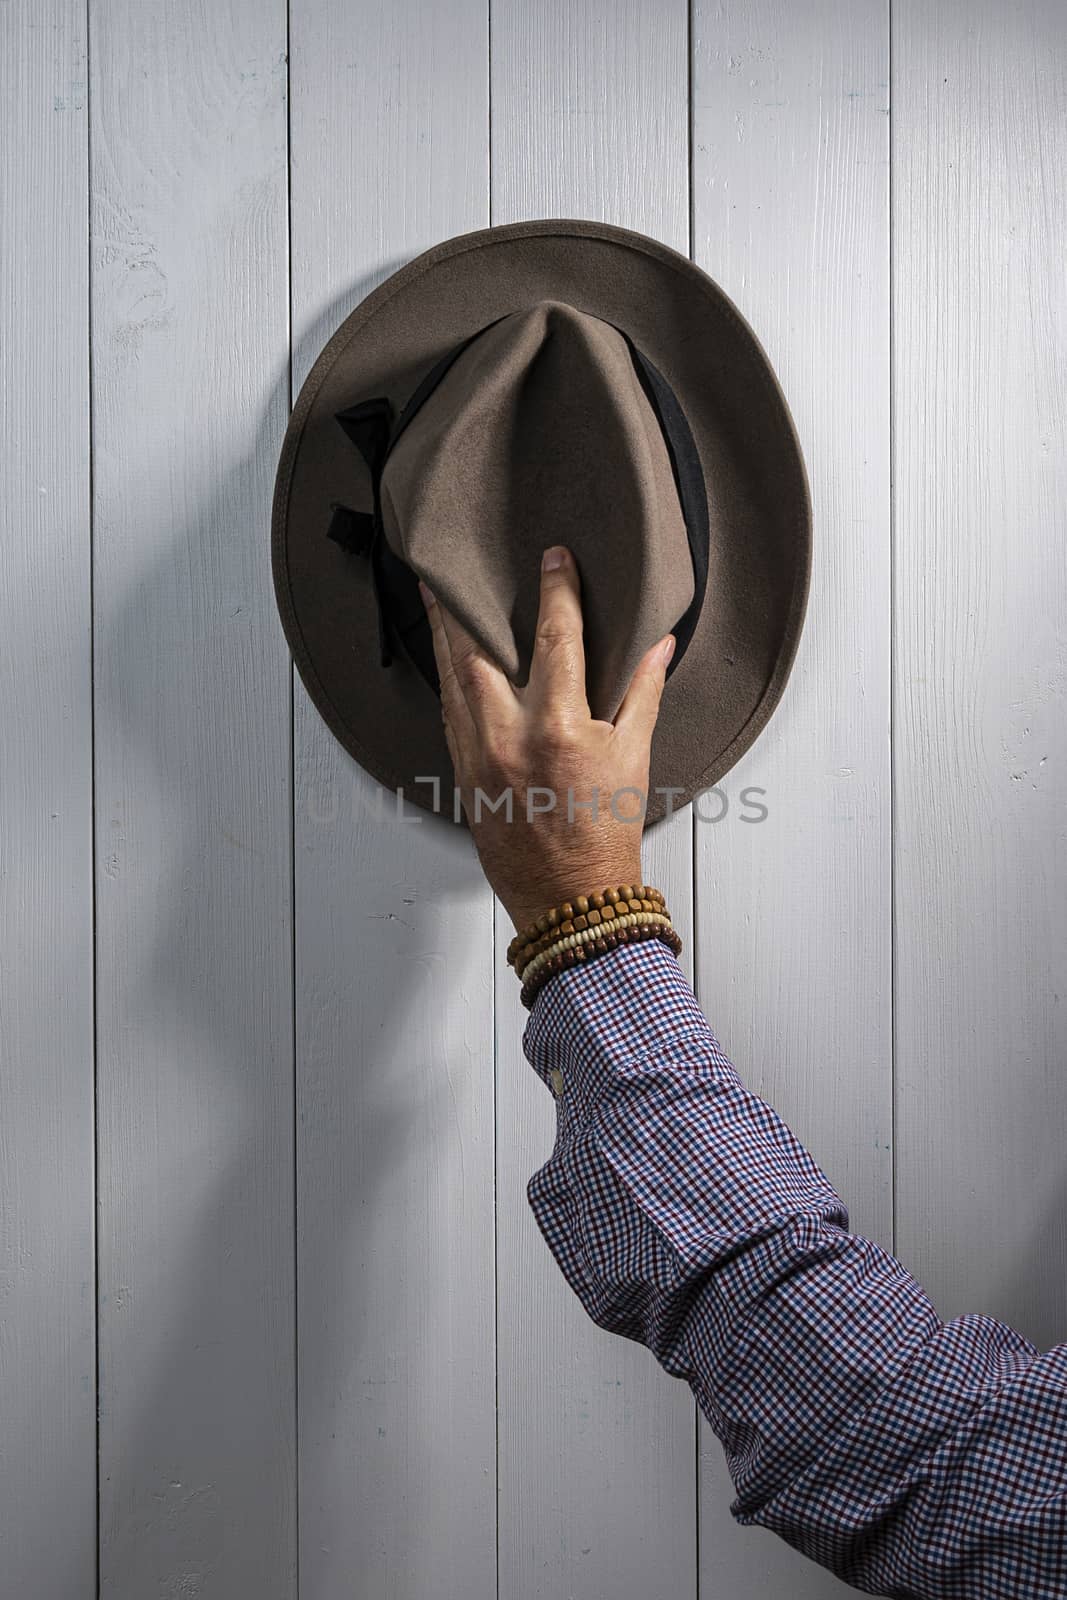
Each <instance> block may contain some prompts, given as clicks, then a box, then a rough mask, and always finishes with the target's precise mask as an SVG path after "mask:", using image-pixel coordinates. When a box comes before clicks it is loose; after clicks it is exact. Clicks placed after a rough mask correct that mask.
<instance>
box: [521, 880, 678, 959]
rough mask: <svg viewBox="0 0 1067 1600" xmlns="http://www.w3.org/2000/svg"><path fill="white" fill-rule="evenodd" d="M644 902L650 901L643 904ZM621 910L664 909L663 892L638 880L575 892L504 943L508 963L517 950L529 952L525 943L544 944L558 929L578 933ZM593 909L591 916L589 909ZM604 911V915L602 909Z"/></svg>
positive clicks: (552, 938)
mask: <svg viewBox="0 0 1067 1600" xmlns="http://www.w3.org/2000/svg"><path fill="white" fill-rule="evenodd" d="M646 902H650V903H648V904H646ZM620 903H621V909H622V910H623V911H635V912H636V911H662V910H665V909H666V906H665V903H664V899H663V895H662V894H661V893H660V891H659V890H658V889H654V888H653V887H652V886H651V884H647V883H645V884H638V885H637V887H636V889H635V888H634V887H633V886H632V885H631V884H628V883H624V884H620V885H619V887H618V888H617V889H616V888H609V889H603V890H599V891H597V892H595V893H593V894H590V895H584V894H580V895H578V896H576V898H575V900H574V902H573V904H572V902H571V901H570V900H565V901H564V902H563V904H562V905H560V906H553V907H552V908H551V909H550V910H548V911H545V912H543V913H542V914H541V916H539V917H538V918H537V920H536V922H531V923H530V925H529V927H527V928H524V929H523V930H522V931H521V932H519V933H517V934H516V935H515V937H514V938H513V939H512V941H511V943H510V944H509V945H508V963H509V965H511V966H514V965H515V964H516V960H517V958H518V956H519V954H520V952H522V953H526V954H532V953H533V950H532V949H531V948H529V947H532V946H534V945H538V946H539V947H540V948H542V949H543V948H545V947H546V945H547V944H549V943H551V942H552V941H553V940H554V939H555V938H558V936H559V934H560V933H567V934H570V933H581V932H582V931H584V929H585V928H586V927H589V926H593V927H596V926H597V925H598V924H599V923H600V922H601V921H608V922H610V921H612V920H613V918H614V916H615V914H616V911H615V908H616V907H617V906H620ZM594 912H595V913H596V915H595V916H593V915H592V913H594ZM605 912H607V916H606V917H605V916H604V913H605Z"/></svg>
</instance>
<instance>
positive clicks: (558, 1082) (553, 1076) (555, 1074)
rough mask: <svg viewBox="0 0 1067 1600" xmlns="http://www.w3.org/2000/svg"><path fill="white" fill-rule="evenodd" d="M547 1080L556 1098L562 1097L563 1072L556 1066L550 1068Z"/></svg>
mask: <svg viewBox="0 0 1067 1600" xmlns="http://www.w3.org/2000/svg"><path fill="white" fill-rule="evenodd" d="M548 1081H549V1082H550V1083H551V1085H552V1093H553V1094H554V1095H555V1097H556V1099H557V1100H561V1099H562V1098H563V1074H562V1072H561V1071H560V1070H559V1068H558V1067H553V1068H552V1071H551V1072H550V1073H549V1075H548Z"/></svg>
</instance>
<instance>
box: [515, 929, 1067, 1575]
mask: <svg viewBox="0 0 1067 1600" xmlns="http://www.w3.org/2000/svg"><path fill="white" fill-rule="evenodd" d="M524 1045H525V1048H526V1052H527V1055H528V1057H529V1059H530V1060H531V1062H532V1064H533V1065H534V1067H535V1069H536V1070H537V1071H538V1072H539V1074H540V1075H541V1076H542V1077H544V1078H545V1080H546V1082H550V1081H551V1078H552V1074H553V1072H559V1073H562V1075H563V1094H562V1098H560V1100H559V1102H558V1128H557V1139H556V1145H555V1149H554V1151H553V1154H552V1156H551V1158H550V1159H549V1160H548V1162H546V1163H545V1165H544V1166H543V1167H542V1168H541V1169H540V1170H539V1171H538V1172H537V1173H535V1174H534V1176H533V1178H532V1179H531V1180H530V1183H529V1185H528V1195H529V1200H530V1204H531V1206H532V1208H533V1210H534V1213H535V1216H536V1218H537V1221H538V1224H539V1226H540V1227H541V1229H542V1232H543V1233H544V1235H545V1238H546V1240H547V1242H548V1244H549V1246H550V1248H551V1249H552V1251H553V1253H554V1254H555V1256H556V1258H557V1260H558V1261H559V1264H560V1266H561V1268H562V1270H563V1271H564V1273H565V1275H566V1276H567V1278H568V1281H569V1282H570V1283H571V1285H572V1287H573V1288H574V1289H575V1291H576V1293H577V1294H578V1295H579V1297H580V1298H581V1300H582V1303H583V1305H584V1306H585V1308H586V1310H587V1311H588V1312H589V1314H590V1316H591V1317H593V1319H594V1320H595V1321H596V1322H597V1323H599V1324H600V1326H602V1327H605V1328H608V1329H610V1330H611V1331H613V1332H616V1333H620V1334H622V1335H624V1336H625V1337H628V1338H633V1339H637V1340H639V1341H640V1342H641V1343H643V1344H645V1345H647V1346H648V1347H649V1348H650V1349H651V1350H652V1351H653V1353H654V1354H655V1355H656V1357H657V1359H658V1360H659V1361H660V1363H661V1365H663V1366H664V1367H665V1369H666V1370H667V1371H668V1372H671V1373H672V1374H674V1375H675V1376H677V1377H679V1378H682V1379H684V1380H685V1381H686V1382H687V1383H688V1384H689V1385H690V1387H691V1388H692V1390H693V1392H694V1394H695V1395H696V1397H697V1399H698V1402H699V1404H700V1406H701V1409H702V1411H703V1412H704V1414H705V1416H706V1417H707V1419H708V1421H709V1422H710V1424H711V1426H712V1428H713V1429H714V1431H715V1432H716V1434H717V1435H718V1437H719V1438H720V1440H721V1441H722V1444H723V1446H724V1449H725V1452H726V1458H727V1464H728V1467H729V1471H730V1474H731V1478H732V1480H733V1483H734V1486H735V1489H736V1492H737V1499H736V1500H735V1502H734V1504H733V1506H732V1507H731V1510H732V1512H733V1515H734V1516H735V1517H736V1519H737V1520H738V1521H740V1522H743V1523H760V1524H762V1525H764V1526H766V1527H769V1528H771V1529H773V1530H774V1531H775V1532H777V1533H779V1534H780V1535H781V1536H782V1537H783V1538H785V1539H786V1540H787V1541H788V1542H789V1543H791V1544H794V1545H795V1546H796V1547H797V1548H799V1549H801V1550H803V1551H804V1552H805V1553H806V1554H807V1555H809V1556H810V1557H812V1558H813V1559H815V1560H817V1561H819V1562H821V1563H822V1564H824V1565H826V1566H828V1567H831V1568H832V1569H833V1570H834V1571H836V1572H837V1573H838V1574H839V1575H840V1576H841V1577H843V1578H845V1579H846V1580H848V1581H850V1582H852V1583H853V1584H855V1585H856V1586H858V1587H861V1588H864V1589H867V1590H869V1591H870V1592H877V1593H887V1594H942V1593H943V1594H945V1595H955V1594H963V1593H967V1594H968V1595H969V1596H970V1595H972V1594H973V1595H975V1596H978V1595H984V1594H986V1593H988V1594H990V1595H993V1594H995V1593H997V1592H998V1590H997V1588H996V1587H995V1585H996V1583H997V1582H999V1581H1000V1579H999V1578H998V1577H997V1576H996V1573H997V1571H998V1568H997V1561H998V1559H1000V1558H999V1557H998V1553H997V1550H996V1548H995V1546H996V1541H997V1539H998V1538H1000V1537H1001V1536H1002V1532H1003V1527H1004V1525H1005V1523H1006V1522H1010V1525H1011V1526H1012V1528H1013V1537H1014V1538H1015V1539H1016V1541H1019V1540H1020V1538H1021V1537H1022V1535H1021V1533H1020V1524H1019V1518H1018V1514H1017V1512H1018V1508H1017V1506H1016V1505H1015V1504H1014V1502H1013V1501H1012V1499H1011V1490H1012V1486H1011V1485H1006V1484H1005V1481H1004V1479H1003V1478H998V1477H997V1475H996V1474H990V1473H986V1474H985V1477H984V1479H981V1481H978V1482H971V1481H970V1479H969V1478H968V1476H967V1452H968V1451H969V1450H973V1449H974V1448H975V1441H976V1440H978V1439H980V1438H981V1436H982V1430H983V1429H988V1427H989V1426H990V1423H991V1418H992V1417H993V1416H994V1415H995V1414H996V1412H997V1408H998V1407H1003V1406H1005V1405H1009V1406H1010V1404H1011V1382H1012V1379H1013V1377H1015V1376H1017V1375H1020V1374H1029V1372H1030V1371H1031V1370H1032V1364H1033V1363H1034V1358H1035V1357H1036V1355H1037V1352H1036V1350H1035V1348H1034V1347H1033V1346H1032V1345H1031V1344H1029V1343H1028V1342H1027V1341H1026V1340H1025V1339H1023V1338H1021V1336H1020V1335H1018V1334H1016V1333H1014V1332H1013V1331H1012V1330H1011V1329H1009V1328H1005V1327H1004V1326H1003V1325H1002V1324H999V1323H996V1322H994V1321H993V1320H992V1319H990V1318H983V1317H966V1318H960V1319H958V1320H957V1321H956V1322H954V1323H950V1324H947V1325H946V1324H942V1322H941V1321H940V1319H939V1318H938V1316H937V1314H936V1312H935V1310H934V1308H933V1306H932V1304H931V1302H930V1300H929V1298H928V1297H927V1295H926V1294H925V1293H924V1291H923V1290H922V1288H921V1287H920V1286H919V1285H918V1284H917V1283H916V1282H915V1280H914V1279H913V1278H912V1277H911V1275H910V1274H909V1273H908V1272H907V1271H906V1270H905V1268H904V1267H903V1266H902V1265H901V1264H900V1263H899V1262H898V1261H896V1260H895V1259H894V1258H893V1257H892V1256H890V1255H889V1254H887V1253H886V1252H885V1251H884V1250H882V1249H880V1247H879V1246H877V1245H876V1244H874V1243H873V1242H872V1241H870V1240H867V1239H863V1238H860V1237H858V1236H856V1235H853V1234H850V1233H849V1232H848V1231H847V1230H848V1214H847V1211H846V1209H845V1206H844V1204H843V1203H842V1201H841V1199H840V1197H839V1196H838V1195H837V1194H836V1192H835V1191H834V1189H833V1187H832V1186H831V1184H830V1183H829V1180H828V1179H827V1178H826V1176H825V1175H824V1174H823V1173H822V1172H821V1171H820V1169H819V1168H818V1166H817V1165H816V1164H815V1162H814V1161H813V1159H812V1158H811V1156H810V1155H809V1154H808V1152H807V1151H806V1150H805V1149H804V1148H803V1146H802V1145H800V1143H799V1142H798V1141H797V1140H796V1138H795V1137H794V1135H793V1134H792V1133H791V1132H790V1130H789V1129H788V1128H787V1127H786V1125H785V1124H784V1123H783V1122H782V1120H781V1118H780V1117H779V1116H778V1115H777V1113H776V1112H775V1111H774V1110H773V1108H772V1107H770V1106H768V1105H767V1104H766V1103H765V1102H764V1101H762V1100H761V1099H760V1098H759V1097H758V1096H756V1095H754V1094H752V1093H751V1092H750V1091H749V1090H747V1089H746V1088H745V1087H744V1085H743V1084H742V1083H741V1081H740V1079H739V1077H738V1075H737V1073H736V1072H735V1070H734V1068H733V1067H732V1065H731V1064H730V1062H729V1061H728V1060H727V1058H726V1057H725V1055H724V1054H723V1052H722V1050H721V1048H720V1047H719V1045H718V1043H717V1041H716V1040H715V1037H714V1035H713V1033H712V1031H711V1029H710V1027H709V1026H708V1024H707V1022H706V1020H705V1019H704V1018H703V1016H702V1014H701V1013H700V1011H699V1008H698V1007H697V1006H696V1002H695V1000H694V999H693V997H692V993H691V991H690V990H689V987H688V985H687V984H686V983H685V980H684V977H683V975H682V974H681V971H680V969H679V968H678V967H677V964H676V963H675V962H674V961H673V958H672V957H671V956H670V954H669V953H668V952H667V951H665V950H664V949H663V948H662V947H661V946H652V945H646V946H641V947H638V948H636V949H633V950H620V951H616V952H613V953H612V954H611V955H609V956H605V957H603V958H602V959H601V960H600V961H598V962H594V963H591V964H590V966H589V967H588V968H587V969H585V970H584V971H582V972H580V973H574V974H563V975H561V976H560V977H559V978H557V979H555V980H553V982H552V983H551V984H550V985H549V986H548V987H547V988H546V990H545V991H544V993H543V995H542V996H541V997H539V999H538V1001H537V1003H536V1004H535V1008H534V1011H533V1014H532V1015H531V1019H530V1023H529V1025H528V1027H527V1031H526V1036H525V1039H524ZM556 1081H557V1085H558V1081H559V1080H558V1079H557V1080H556ZM1041 1361H1043V1362H1045V1363H1046V1365H1048V1369H1049V1371H1050V1373H1051V1375H1052V1380H1053V1383H1054V1382H1055V1381H1056V1379H1057V1377H1058V1375H1059V1372H1060V1370H1061V1369H1062V1368H1063V1366H1064V1363H1063V1362H1062V1359H1060V1364H1059V1366H1058V1367H1057V1365H1056V1360H1055V1358H1054V1353H1053V1355H1051V1356H1050V1357H1045V1358H1041ZM1031 1422H1032V1423H1034V1422H1036V1424H1037V1425H1038V1426H1042V1425H1044V1424H1048V1425H1049V1427H1053V1426H1055V1427H1059V1428H1062V1422H1063V1417H1062V1412H1060V1413H1057V1412H1056V1408H1055V1406H1051V1407H1050V1406H1048V1405H1045V1406H1044V1407H1043V1408H1042V1406H1041V1405H1040V1404H1039V1405H1038V1407H1037V1411H1036V1413H1035V1415H1034V1417H1032V1418H1031ZM961 1479H964V1480H966V1482H967V1488H966V1493H965V1495H964V1496H963V1498H962V1501H961V1496H960V1480H961ZM946 1505H954V1506H955V1508H956V1510H957V1513H959V1514H958V1515H957V1516H956V1517H955V1519H953V1518H951V1517H949V1518H946V1516H945V1508H946ZM961 1508H962V1510H961ZM1062 1515H1063V1514H1062V1507H1061V1509H1060V1512H1059V1517H1060V1521H1059V1524H1058V1533H1057V1525H1056V1524H1055V1522H1053V1524H1052V1526H1051V1527H1038V1528H1037V1529H1036V1530H1035V1532H1034V1538H1035V1539H1036V1540H1037V1541H1038V1543H1040V1540H1041V1539H1042V1538H1046V1537H1047V1538H1053V1539H1054V1538H1055V1537H1057V1536H1059V1537H1062V1528H1063V1522H1062ZM998 1530H999V1531H998ZM1016 1553H1018V1552H1016ZM990 1574H992V1576H990ZM968 1575H969V1576H968ZM1062 1575H1063V1574H1062V1571H1061V1572H1060V1574H1059V1576H1060V1578H1062ZM961 1582H963V1583H964V1585H965V1586H964V1587H963V1588H960V1587H953V1586H952V1585H953V1584H957V1585H958V1584H959V1583H961ZM968 1583H969V1584H970V1587H967V1586H966V1585H967V1584H968ZM939 1584H943V1585H944V1587H938V1586H937V1585H939ZM989 1585H992V1586H989ZM1000 1592H1003V1591H1002V1590H1001V1591H1000ZM1030 1592H1032V1593H1034V1594H1040V1593H1045V1592H1047V1593H1048V1594H1050V1595H1051V1594H1053V1593H1056V1592H1057V1591H1056V1590H1055V1589H1054V1588H1049V1589H1048V1590H1047V1591H1044V1590H1042V1589H1040V1588H1039V1587H1037V1586H1036V1585H1035V1586H1033V1587H1032V1589H1031V1591H1030Z"/></svg>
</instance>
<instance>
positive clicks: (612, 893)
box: [604, 889, 619, 906]
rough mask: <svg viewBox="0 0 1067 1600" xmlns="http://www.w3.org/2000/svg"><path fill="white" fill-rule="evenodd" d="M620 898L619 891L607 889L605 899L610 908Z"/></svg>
mask: <svg viewBox="0 0 1067 1600" xmlns="http://www.w3.org/2000/svg"><path fill="white" fill-rule="evenodd" d="M618 898H619V891H618V889H605V890H604V899H605V900H606V901H607V903H608V905H609V906H613V905H614V904H615V902H616V900H617V899H618Z"/></svg>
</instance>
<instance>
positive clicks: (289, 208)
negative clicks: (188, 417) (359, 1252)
mask: <svg viewBox="0 0 1067 1600" xmlns="http://www.w3.org/2000/svg"><path fill="white" fill-rule="evenodd" d="M292 86H293V55H292V4H291V0H285V239H286V253H285V273H286V296H285V300H286V318H287V323H288V326H287V329H286V333H287V342H288V346H289V375H288V384H289V413H290V415H291V414H292V410H293V93H292ZM289 802H290V804H289V931H290V941H289V942H290V969H289V971H290V986H291V993H292V1029H293V1035H292V1037H293V1094H292V1118H293V1152H292V1174H293V1592H294V1595H295V1600H300V1287H299V1284H300V1249H299V1246H300V1228H299V1218H298V1215H297V1208H298V1206H299V1203H300V1185H299V1161H300V1143H299V1128H300V1115H299V1113H300V1105H299V1079H298V1076H297V1040H298V1038H299V1035H298V1033H297V990H296V982H297V969H296V668H295V666H294V663H293V657H292V655H291V654H290V655H289Z"/></svg>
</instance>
